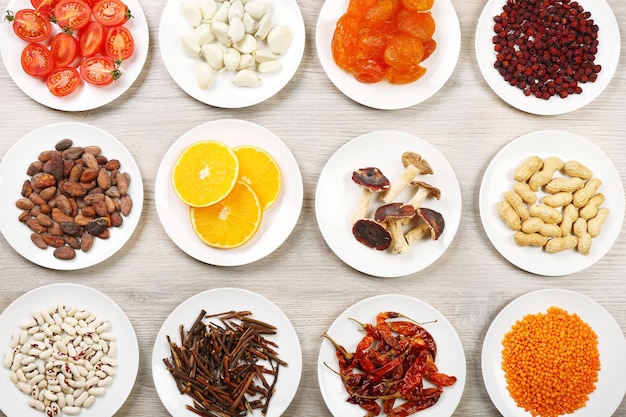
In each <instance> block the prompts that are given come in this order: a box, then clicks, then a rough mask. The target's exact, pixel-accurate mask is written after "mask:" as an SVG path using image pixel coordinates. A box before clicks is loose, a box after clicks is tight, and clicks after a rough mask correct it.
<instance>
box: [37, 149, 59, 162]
mask: <svg viewBox="0 0 626 417" xmlns="http://www.w3.org/2000/svg"><path fill="white" fill-rule="evenodd" d="M55 155H59V151H56V150H54V151H53V150H50V151H43V152H41V153H40V154H39V156H38V157H37V159H39V160H40V161H41V162H48V161H49V160H50V159H52V157H53V156H55Z"/></svg>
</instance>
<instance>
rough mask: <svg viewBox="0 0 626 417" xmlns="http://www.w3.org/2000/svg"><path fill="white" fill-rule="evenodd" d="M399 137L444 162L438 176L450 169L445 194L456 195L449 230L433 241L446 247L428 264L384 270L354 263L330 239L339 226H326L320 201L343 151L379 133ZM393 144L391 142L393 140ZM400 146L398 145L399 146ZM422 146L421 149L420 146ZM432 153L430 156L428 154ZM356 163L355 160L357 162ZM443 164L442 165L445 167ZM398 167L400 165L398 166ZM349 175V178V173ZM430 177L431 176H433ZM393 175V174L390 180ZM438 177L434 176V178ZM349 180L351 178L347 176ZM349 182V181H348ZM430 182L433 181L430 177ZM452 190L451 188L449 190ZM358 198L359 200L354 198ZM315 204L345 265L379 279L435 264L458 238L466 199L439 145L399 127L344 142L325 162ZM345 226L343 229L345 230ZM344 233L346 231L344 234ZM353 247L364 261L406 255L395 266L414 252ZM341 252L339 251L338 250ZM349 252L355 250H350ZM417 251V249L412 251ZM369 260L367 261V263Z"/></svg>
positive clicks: (324, 232)
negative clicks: (390, 251)
mask: <svg viewBox="0 0 626 417" xmlns="http://www.w3.org/2000/svg"><path fill="white" fill-rule="evenodd" d="M391 135H394V136H397V137H396V138H395V139H397V140H394V142H393V143H394V144H396V143H397V142H399V141H400V140H401V141H402V143H404V142H408V141H410V142H412V143H413V144H414V145H412V147H413V148H418V150H419V153H421V154H425V153H424V152H423V151H424V150H427V152H426V154H427V155H426V156H425V158H426V159H428V160H429V162H430V164H431V165H433V162H432V159H433V158H432V156H434V157H436V158H438V159H440V162H441V163H442V164H440V165H439V166H435V168H434V171H435V174H434V175H437V172H438V171H437V170H442V169H445V170H446V171H447V172H446V173H445V175H442V176H441V177H446V176H448V175H449V176H450V178H447V179H448V180H452V183H451V184H448V185H447V186H448V188H447V190H446V193H451V194H452V195H453V197H452V198H451V199H450V201H451V202H452V203H453V204H456V205H454V206H453V207H451V208H449V210H450V211H451V214H448V215H445V216H444V217H445V220H446V229H445V231H444V233H447V234H446V235H445V237H444V235H442V237H443V238H442V239H439V240H437V241H432V242H431V243H434V244H436V245H443V246H444V247H443V248H440V249H438V250H436V252H435V254H434V255H433V256H432V257H431V258H430V259H427V261H426V263H424V264H419V263H412V264H411V265H409V266H407V265H405V266H404V267H403V268H396V269H395V270H393V269H392V270H389V269H385V268H381V267H375V268H372V267H371V265H370V266H369V267H368V266H367V265H364V264H362V262H355V261H354V260H353V259H352V260H351V259H347V258H348V257H347V254H346V250H341V247H340V246H341V242H337V241H335V240H334V239H331V237H332V236H331V232H332V231H334V230H335V227H334V226H336V225H334V224H332V225H331V224H329V225H326V223H325V220H324V218H325V217H326V216H325V215H324V210H325V207H326V205H325V204H324V201H321V200H322V199H323V194H324V193H325V192H326V193H327V191H324V187H325V186H326V182H328V180H329V179H331V178H334V179H336V178H335V177H331V173H330V170H331V169H333V165H334V164H336V163H337V161H338V160H340V158H342V155H343V154H344V153H347V152H349V151H350V150H351V148H354V147H355V146H357V145H358V144H359V143H361V142H366V141H370V140H373V139H372V138H375V137H378V136H391ZM390 143H392V142H390ZM397 146H399V144H398V145H397ZM420 147H421V148H420ZM405 150H407V149H406V148H403V149H402V150H400V151H399V152H398V154H397V156H395V157H397V158H399V157H400V155H401V153H402V152H403V151H405ZM379 154H380V153H378V154H377V155H379ZM428 155H430V157H429V156H428ZM355 164H356V162H355ZM385 164H386V163H385V162H384V163H382V164H381V163H378V164H376V165H378V166H379V167H380V166H383V165H385ZM442 165H443V166H442ZM355 168H357V167H356V165H355V166H354V167H352V168H350V169H346V171H345V174H346V175H347V174H349V173H350V172H352V170H353V169H355ZM396 168H397V167H396ZM347 177H349V176H348V175H347ZM430 177H431V176H429V178H430ZM391 178H392V177H390V179H391ZM433 178H435V177H433ZM348 179H349V178H348ZM346 181H347V180H346ZM429 181H430V180H429ZM448 190H450V191H448ZM442 194H443V193H442ZM445 195H450V194H443V196H442V200H443V203H441V204H444V203H446V197H445ZM355 201H356V200H355ZM438 203H440V202H439V201H437V202H434V203H429V204H428V205H430V206H432V204H435V205H437V204H438ZM314 204H315V216H316V220H317V225H318V229H319V231H320V233H321V234H322V237H323V238H324V241H325V242H326V244H327V245H328V246H329V247H330V249H331V250H332V251H333V253H334V254H335V255H336V256H337V257H338V258H339V259H340V260H342V261H343V262H344V263H345V264H346V265H348V266H350V267H351V268H353V269H355V270H357V271H359V272H361V273H364V274H367V275H371V276H374V277H379V278H394V277H400V276H407V275H411V274H415V273H417V272H420V271H422V270H423V269H425V268H427V267H429V266H430V265H432V264H433V263H435V262H436V261H437V260H438V259H439V258H440V257H441V256H442V255H443V254H444V253H445V252H446V250H447V249H448V248H449V247H450V245H451V244H452V242H453V241H454V238H455V237H456V233H457V232H458V229H459V227H460V221H461V217H462V206H463V201H462V194H461V188H460V185H459V182H458V178H457V176H456V173H455V171H454V168H453V167H452V165H451V164H450V162H449V161H448V160H447V159H446V157H445V156H444V155H443V154H442V153H441V152H440V151H439V149H438V148H436V147H435V146H434V145H433V144H431V143H430V142H428V141H427V140H425V139H423V138H421V137H419V136H416V135H414V134H411V133H408V132H404V131H399V130H377V131H371V132H367V133H364V134H361V135H359V136H357V137H355V138H352V139H351V140H349V141H348V142H346V143H344V144H343V145H341V146H340V147H339V148H338V149H337V150H336V151H335V152H334V153H333V155H331V157H330V158H329V159H328V161H327V162H326V163H325V165H324V167H323V169H322V171H321V173H320V175H319V177H318V181H317V186H316V190H315V200H314ZM428 205H427V204H424V205H423V206H424V207H426V206H428ZM343 229H345V233H347V234H350V225H349V224H346V225H345V227H344V228H343ZM343 229H342V230H343ZM345 233H344V234H345ZM349 241H350V242H351V243H353V242H356V241H355V240H354V238H353V237H352V235H351V234H350V237H349ZM353 249H354V250H357V251H360V250H363V251H365V252H364V255H365V256H364V257H360V258H359V259H361V260H365V261H367V260H371V259H377V260H378V259H379V258H380V257H385V258H383V259H387V258H386V256H394V257H395V256H403V257H405V258H397V259H394V258H392V259H393V261H394V262H390V263H395V264H396V265H397V264H398V261H399V260H407V259H408V258H409V257H410V256H411V253H408V254H403V255H391V254H389V253H387V252H386V251H384V252H380V251H374V250H373V249H370V248H366V247H363V248H362V247H361V246H360V245H355V246H354V248H353ZM338 252H339V253H338ZM348 252H352V251H348ZM413 252H415V251H413ZM366 263H367V262H366Z"/></svg>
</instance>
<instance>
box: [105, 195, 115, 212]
mask: <svg viewBox="0 0 626 417" xmlns="http://www.w3.org/2000/svg"><path fill="white" fill-rule="evenodd" d="M104 203H105V204H106V206H107V212H108V213H109V214H112V213H115V212H116V211H117V208H116V207H115V201H114V200H113V199H112V198H111V197H109V196H108V195H106V196H104Z"/></svg>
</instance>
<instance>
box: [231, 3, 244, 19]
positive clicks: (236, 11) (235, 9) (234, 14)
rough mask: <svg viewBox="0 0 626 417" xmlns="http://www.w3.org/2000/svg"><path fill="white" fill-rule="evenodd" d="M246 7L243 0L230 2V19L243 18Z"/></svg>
mask: <svg viewBox="0 0 626 417" xmlns="http://www.w3.org/2000/svg"><path fill="white" fill-rule="evenodd" d="M243 13H244V7H243V3H242V2H241V0H235V1H234V2H232V3H231V4H230V7H229V9H228V21H229V22H230V21H232V20H234V19H239V20H241V19H242V18H243Z"/></svg>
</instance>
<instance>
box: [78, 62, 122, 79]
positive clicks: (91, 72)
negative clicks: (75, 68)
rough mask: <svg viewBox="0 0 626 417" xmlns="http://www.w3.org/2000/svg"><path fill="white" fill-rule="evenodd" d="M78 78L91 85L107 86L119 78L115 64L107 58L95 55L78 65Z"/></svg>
mask: <svg viewBox="0 0 626 417" xmlns="http://www.w3.org/2000/svg"><path fill="white" fill-rule="evenodd" d="M80 76H81V77H82V78H83V80H85V81H87V82H88V83H89V84H93V85H99V86H102V85H109V84H111V83H112V82H113V80H117V79H118V78H119V77H120V71H119V70H118V69H117V68H116V66H115V62H113V60H112V59H111V58H109V57H108V56H104V55H96V56H91V57H88V58H86V59H85V60H84V61H83V62H82V63H81V64H80Z"/></svg>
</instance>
